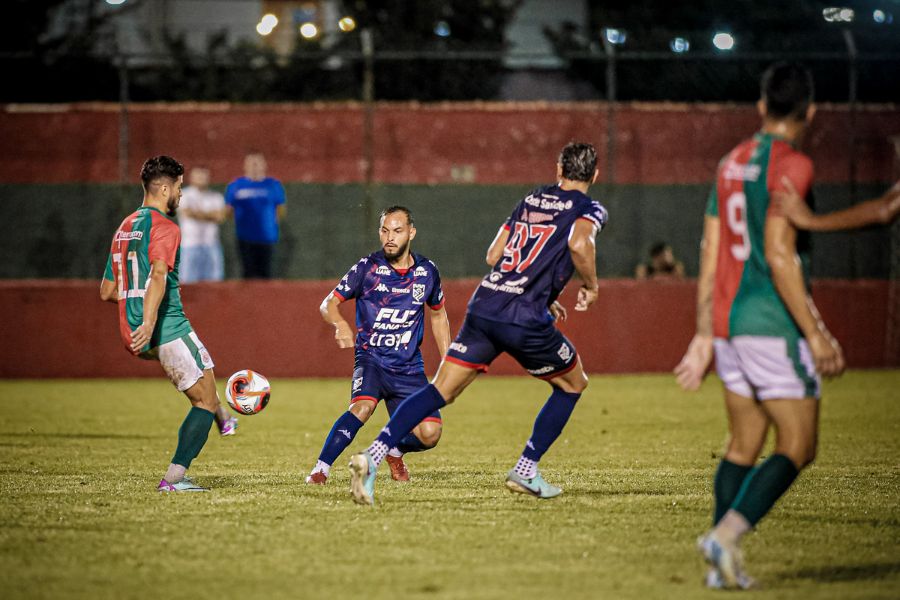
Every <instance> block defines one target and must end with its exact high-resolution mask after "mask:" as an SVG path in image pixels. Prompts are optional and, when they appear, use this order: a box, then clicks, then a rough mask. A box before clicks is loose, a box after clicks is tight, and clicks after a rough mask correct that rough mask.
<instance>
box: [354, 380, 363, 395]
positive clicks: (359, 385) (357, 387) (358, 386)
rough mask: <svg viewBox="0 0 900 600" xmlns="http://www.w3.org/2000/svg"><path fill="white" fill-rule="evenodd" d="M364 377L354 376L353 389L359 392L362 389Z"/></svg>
mask: <svg viewBox="0 0 900 600" xmlns="http://www.w3.org/2000/svg"><path fill="white" fill-rule="evenodd" d="M362 384H363V378H362V377H354V378H353V390H352V391H354V392H358V391H359V390H360V389H362Z"/></svg>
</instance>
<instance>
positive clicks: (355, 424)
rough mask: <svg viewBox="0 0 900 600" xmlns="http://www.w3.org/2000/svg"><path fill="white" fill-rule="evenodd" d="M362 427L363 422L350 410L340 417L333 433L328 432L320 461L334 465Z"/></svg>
mask: <svg viewBox="0 0 900 600" xmlns="http://www.w3.org/2000/svg"><path fill="white" fill-rule="evenodd" d="M362 426H363V422H362V421H360V420H359V418H357V416H356V415H354V414H353V413H352V412H350V411H349V410H348V411H347V412H345V413H344V414H342V415H341V416H340V417H338V420H337V421H335V422H334V426H333V427H332V428H331V431H329V432H328V437H327V438H325V444H324V445H323V446H322V452H320V453H319V460H320V461H322V462H323V463H325V464H327V465H332V464H334V461H335V460H337V457H338V456H340V455H341V452H343V451H344V450H346V448H347V446H349V445H350V442H352V441H353V438H355V437H356V434H357V432H359V429H360V427H362Z"/></svg>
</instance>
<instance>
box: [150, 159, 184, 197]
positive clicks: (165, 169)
mask: <svg viewBox="0 0 900 600" xmlns="http://www.w3.org/2000/svg"><path fill="white" fill-rule="evenodd" d="M182 175H184V165H182V164H181V163H180V162H178V161H177V160H175V159H174V158H172V157H171V156H154V157H153V158H148V159H147V160H145V161H144V166H142V167H141V183H142V184H143V185H144V189H145V190H146V189H147V187H148V186H149V185H150V184H151V183H153V182H154V181H156V180H157V179H160V178H162V177H168V178H169V179H171V180H172V181H175V180H176V179H178V178H179V177H181V176H182Z"/></svg>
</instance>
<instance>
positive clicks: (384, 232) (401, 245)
mask: <svg viewBox="0 0 900 600" xmlns="http://www.w3.org/2000/svg"><path fill="white" fill-rule="evenodd" d="M414 232H415V229H414V228H413V227H412V226H410V224H409V222H408V221H407V220H406V215H404V214H403V213H392V214H390V215H388V216H387V217H385V219H384V220H383V221H382V223H381V229H380V230H379V234H378V235H379V238H380V239H381V249H382V250H383V251H384V256H385V258H387V259H388V260H393V259H395V258H399V257H401V256H403V255H404V254H406V252H407V251H408V250H409V242H410V241H411V240H412V238H413V237H415V234H414Z"/></svg>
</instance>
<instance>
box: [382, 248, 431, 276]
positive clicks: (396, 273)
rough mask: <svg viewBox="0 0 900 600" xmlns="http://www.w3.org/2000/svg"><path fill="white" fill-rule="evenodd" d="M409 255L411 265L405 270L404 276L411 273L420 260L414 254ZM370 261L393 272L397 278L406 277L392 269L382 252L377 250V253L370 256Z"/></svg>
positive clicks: (392, 266)
mask: <svg viewBox="0 0 900 600" xmlns="http://www.w3.org/2000/svg"><path fill="white" fill-rule="evenodd" d="M409 255H410V256H411V257H412V259H413V263H412V264H411V265H410V266H409V267H408V268H407V269H406V275H408V274H409V272H410V271H412V270H413V269H415V268H416V267H417V266H419V262H420V259H421V257H420V256H419V255H418V254H416V253H415V252H410V253H409ZM372 260H373V261H374V262H377V263H379V264H382V265H385V266H386V267H387V268H389V269H390V270H391V271H393V272H394V274H395V275H397V276H398V277H405V276H406V275H401V274H400V273H399V272H398V271H397V269H395V268H394V265H392V264H391V263H390V261H388V259H387V258H386V257H385V256H384V250H379V251H378V252H375V253H374V254H373V255H372Z"/></svg>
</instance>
